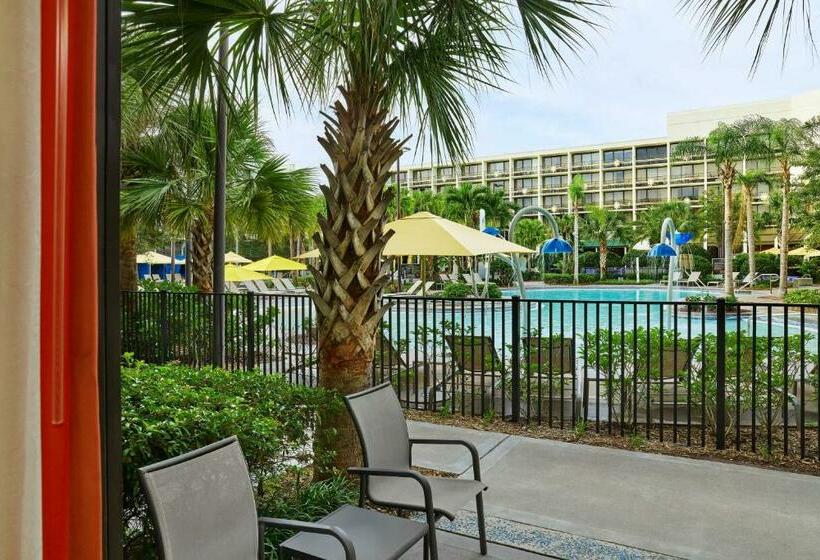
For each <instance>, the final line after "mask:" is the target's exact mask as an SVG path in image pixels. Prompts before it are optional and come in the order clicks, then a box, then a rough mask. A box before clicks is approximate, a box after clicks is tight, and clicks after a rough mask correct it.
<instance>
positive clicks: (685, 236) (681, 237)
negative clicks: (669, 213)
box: [675, 231, 695, 245]
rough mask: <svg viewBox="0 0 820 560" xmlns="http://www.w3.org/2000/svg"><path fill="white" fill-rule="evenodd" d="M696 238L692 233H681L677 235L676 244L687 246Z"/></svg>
mask: <svg viewBox="0 0 820 560" xmlns="http://www.w3.org/2000/svg"><path fill="white" fill-rule="evenodd" d="M694 236H695V234H694V233H692V232H691V231H681V232H677V233H675V243H676V244H678V245H685V244H687V243H689V242H690V241H692V238H693V237H694Z"/></svg>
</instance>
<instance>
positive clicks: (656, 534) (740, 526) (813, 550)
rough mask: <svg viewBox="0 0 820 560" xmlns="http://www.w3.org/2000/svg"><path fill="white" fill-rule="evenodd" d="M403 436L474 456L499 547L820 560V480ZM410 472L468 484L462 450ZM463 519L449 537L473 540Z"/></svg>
mask: <svg viewBox="0 0 820 560" xmlns="http://www.w3.org/2000/svg"><path fill="white" fill-rule="evenodd" d="M410 432H411V436H414V437H455V438H461V439H467V440H469V441H471V442H473V443H475V444H476V445H477V446H478V449H479V453H480V454H481V456H482V475H483V479H484V480H485V481H486V482H487V483H488V485H489V487H490V490H489V491H488V493H487V497H486V502H485V503H486V511H487V515H488V516H489V519H488V531H489V534H490V539H491V540H495V541H496V542H501V543H504V544H514V545H515V546H520V547H521V548H525V549H528V550H531V551H535V552H539V553H541V554H548V555H553V556H555V557H559V558H577V559H582V558H613V557H618V558H636V559H645V558H661V557H663V556H664V555H666V556H673V557H683V558H715V559H717V558H738V559H741V558H743V559H751V558H761V559H763V558H790V559H791V558H794V559H798V558H817V557H818V554H820V552H818V551H820V532H818V527H820V506H818V504H820V477H813V476H808V475H798V474H791V473H785V472H780V471H774V470H768V469H763V468H756V467H748V466H741V465H732V464H726V463H718V462H712V461H699V460H692V459H685V458H677V457H668V456H662V455H654V454H647V453H639V452H630V451H624V450H618V449H607V448H600V447H591V446H586V445H578V444H569V443H562V442H555V441H550V440H542V439H532V438H525V437H518V436H508V435H506V434H498V433H492V432H481V431H476V430H468V429H463V428H456V427H451V426H442V425H436V424H427V423H419V422H410ZM413 462H414V464H416V465H419V466H423V467H427V468H434V469H439V470H443V471H448V472H452V473H456V474H459V475H464V476H470V475H471V470H470V464H469V460H468V457H466V456H465V455H464V454H463V452H462V451H461V450H460V449H459V448H457V447H453V448H452V449H447V450H446V451H445V450H444V449H442V448H436V449H430V448H424V447H417V448H416V449H414V454H413ZM464 513H465V515H464V516H463V517H464V519H463V520H461V521H459V520H457V521H456V522H455V523H454V524H453V525H452V526H450V527H449V529H450V530H452V531H455V532H458V533H463V534H471V531H472V530H473V529H472V524H471V523H470V522H471V521H472V513H471V512H469V511H468V512H464ZM442 527H444V528H448V526H447V525H446V524H443V525H442ZM443 557H445V558H446V556H443Z"/></svg>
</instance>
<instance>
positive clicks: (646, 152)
mask: <svg viewBox="0 0 820 560" xmlns="http://www.w3.org/2000/svg"><path fill="white" fill-rule="evenodd" d="M665 159H666V146H644V147H642V148H636V149H635V161H637V162H638V163H641V162H644V161H659V160H665Z"/></svg>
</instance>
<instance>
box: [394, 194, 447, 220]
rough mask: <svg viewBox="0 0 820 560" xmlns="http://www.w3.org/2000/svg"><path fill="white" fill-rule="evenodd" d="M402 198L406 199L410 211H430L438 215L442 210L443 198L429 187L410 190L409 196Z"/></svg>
mask: <svg viewBox="0 0 820 560" xmlns="http://www.w3.org/2000/svg"><path fill="white" fill-rule="evenodd" d="M402 199H403V200H405V199H406V200H407V202H408V212H410V213H415V212H430V213H431V214H437V215H439V214H441V213H442V212H443V210H444V198H443V197H442V196H441V195H437V194H436V193H434V192H433V191H431V190H429V189H426V190H414V191H411V192H410V194H409V196H407V197H402Z"/></svg>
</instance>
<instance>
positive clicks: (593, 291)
mask: <svg viewBox="0 0 820 560" xmlns="http://www.w3.org/2000/svg"><path fill="white" fill-rule="evenodd" d="M666 292H667V290H666V288H632V287H625V288H620V287H617V288H563V287H562V288H537V289H534V290H533V289H528V290H527V299H544V300H552V301H606V302H610V301H617V302H633V301H645V302H652V301H669V300H667V298H666ZM518 293H519V292H518V290H505V291H504V295H505V296H507V297H509V296H514V295H516V294H518ZM704 293H707V292H706V290H698V289H681V288H674V289H673V290H672V301H684V300H685V299H686V297H687V296H691V295H702V294H704Z"/></svg>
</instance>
